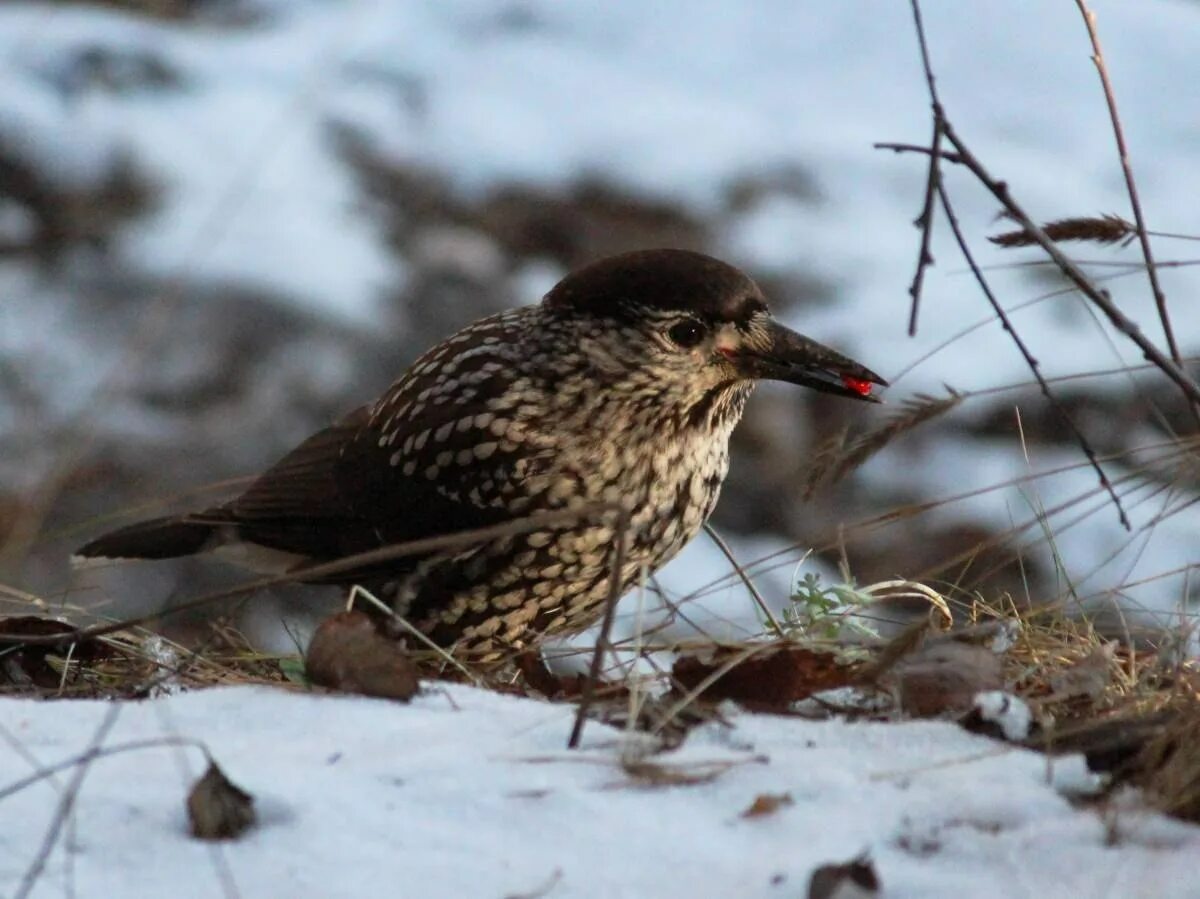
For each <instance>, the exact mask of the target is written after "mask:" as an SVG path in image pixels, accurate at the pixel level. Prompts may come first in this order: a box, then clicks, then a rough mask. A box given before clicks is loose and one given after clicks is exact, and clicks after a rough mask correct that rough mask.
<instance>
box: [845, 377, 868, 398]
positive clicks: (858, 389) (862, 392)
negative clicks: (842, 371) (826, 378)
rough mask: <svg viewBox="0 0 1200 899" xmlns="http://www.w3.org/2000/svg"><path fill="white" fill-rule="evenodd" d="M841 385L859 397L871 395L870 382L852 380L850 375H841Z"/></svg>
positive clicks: (858, 379) (859, 379)
mask: <svg viewBox="0 0 1200 899" xmlns="http://www.w3.org/2000/svg"><path fill="white" fill-rule="evenodd" d="M842 383H843V384H845V385H846V386H847V387H849V388H850V389H851V390H853V391H854V392H855V393H857V394H858V395H859V396H870V395H871V382H870V381H864V380H862V379H861V378H852V377H850V375H842Z"/></svg>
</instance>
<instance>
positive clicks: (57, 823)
mask: <svg viewBox="0 0 1200 899" xmlns="http://www.w3.org/2000/svg"><path fill="white" fill-rule="evenodd" d="M122 708H123V706H122V705H121V704H120V703H118V702H114V703H112V704H111V705H110V706H109V707H108V711H107V712H105V714H104V719H103V720H102V721H101V722H100V726H99V727H97V728H96V732H95V733H94V734H93V735H92V741H91V744H90V745H89V746H88V748H87V750H86V751H85V752H84V753H83V756H82V757H81V758H80V760H79V764H78V766H77V767H76V768H75V774H74V776H73V777H72V778H71V781H70V783H68V784H67V786H66V787H65V788H64V790H63V794H62V797H61V798H60V799H59V801H58V805H57V807H56V808H55V809H54V817H53V818H51V820H50V826H49V827H48V828H47V830H46V836H45V837H44V838H43V840H42V845H41V846H40V847H39V848H38V851H37V855H36V856H34V859H33V862H32V863H30V865H29V867H28V868H27V869H26V870H25V874H24V876H22V877H21V883H20V885H19V886H18V887H17V891H16V892H15V893H13V899H26V897H27V896H28V895H29V893H30V891H31V890H32V889H33V888H34V886H36V885H37V881H38V878H39V877H41V876H42V871H43V870H45V867H46V862H47V861H48V860H49V858H50V853H51V852H53V851H54V846H55V844H56V843H57V842H58V837H59V835H60V834H61V833H62V829H63V825H64V824H65V823H66V820H67V816H68V815H70V814H71V809H72V808H74V807H75V800H76V799H77V798H78V797H79V788H80V787H81V786H82V785H83V779H84V778H85V777H86V776H87V773H88V769H89V768H90V767H91V764H92V762H93V761H95V759H96V757H97V756H98V755H99V754H100V752H101V749H102V747H103V743H104V739H105V737H107V736H108V732H109V731H110V730H112V728H113V725H114V724H116V723H117V716H118V715H120V714H121V709H122Z"/></svg>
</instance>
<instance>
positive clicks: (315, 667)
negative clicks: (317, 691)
mask: <svg viewBox="0 0 1200 899" xmlns="http://www.w3.org/2000/svg"><path fill="white" fill-rule="evenodd" d="M304 670H305V673H306V674H307V675H308V679H309V680H310V681H312V682H313V683H314V684H319V685H321V686H323V687H329V688H330V689H332V690H341V691H342V692H344V693H360V694H362V695H363V696H378V697H381V698H383V699H399V700H402V701H407V700H409V699H411V698H412V697H413V696H414V695H416V693H417V691H418V690H419V689H420V686H421V685H420V682H419V681H418V679H417V670H416V668H415V667H414V666H413V663H412V661H411V660H410V659H409V657H408V654H407V653H406V652H405V650H404V647H403V646H401V645H400V643H398V642H397V641H395V640H393V639H391V638H390V637H387V636H385V635H383V634H381V633H379V631H378V630H377V629H376V627H375V622H374V621H372V620H371V618H370V617H369V616H367V615H366V614H364V613H362V612H340V613H339V614H337V615H331V616H330V617H329V618H326V619H325V620H324V621H322V622H321V625H320V627H318V628H317V630H316V633H314V634H313V638H312V642H311V643H309V645H308V653H307V654H306V655H305V658H304Z"/></svg>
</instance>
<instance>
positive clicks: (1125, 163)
mask: <svg viewBox="0 0 1200 899" xmlns="http://www.w3.org/2000/svg"><path fill="white" fill-rule="evenodd" d="M1075 5H1076V6H1078V7H1079V13H1080V15H1082V16H1083V22H1084V24H1085V25H1086V26H1087V32H1088V38H1089V39H1090V40H1091V42H1092V62H1093V63H1095V64H1096V71H1097V73H1099V75H1100V83H1101V85H1103V87H1104V101H1105V103H1107V104H1108V116H1109V118H1110V119H1112V127H1113V137H1114V138H1116V141H1117V153H1118V155H1119V156H1120V157H1121V171H1122V172H1123V173H1124V175H1125V187H1126V189H1127V190H1128V192H1129V205H1130V207H1132V209H1133V220H1134V222H1135V223H1136V224H1137V234H1138V241H1139V242H1140V244H1141V247H1142V257H1143V258H1144V259H1145V260H1146V275H1147V277H1148V278H1149V279H1150V290H1151V292H1153V294H1154V304H1155V305H1156V306H1157V307H1158V319H1159V321H1160V322H1162V329H1163V334H1164V335H1166V338H1167V348H1168V349H1169V350H1170V352H1171V358H1172V359H1173V360H1174V361H1175V364H1176V365H1178V366H1180V367H1182V365H1183V362H1182V361H1181V356H1180V353H1179V346H1178V345H1177V344H1176V343H1175V333H1174V330H1173V329H1172V327H1171V316H1170V313H1169V312H1168V311H1167V298H1166V295H1165V294H1164V293H1163V290H1162V285H1161V284H1160V283H1159V281H1158V271H1157V269H1156V267H1155V265H1154V254H1153V252H1152V251H1151V249H1150V236H1149V232H1148V231H1147V230H1146V219H1145V217H1144V216H1143V215H1142V202H1141V199H1140V198H1139V196H1138V189H1137V182H1136V181H1135V180H1134V177H1133V165H1132V164H1131V163H1130V161H1129V148H1128V146H1127V145H1126V144H1125V130H1124V129H1123V128H1122V127H1121V116H1120V113H1119V112H1118V111H1117V98H1116V95H1115V94H1114V93H1113V87H1112V82H1111V81H1110V80H1109V78H1108V66H1107V65H1106V64H1105V62H1104V51H1103V50H1101V49H1100V35H1099V34H1098V33H1097V31H1096V15H1095V13H1093V12H1092V11H1091V10H1090V9H1088V5H1087V3H1086V2H1085V0H1075ZM1192 410H1193V412H1194V413H1195V414H1196V416H1197V422H1198V423H1200V400H1193V401H1192Z"/></svg>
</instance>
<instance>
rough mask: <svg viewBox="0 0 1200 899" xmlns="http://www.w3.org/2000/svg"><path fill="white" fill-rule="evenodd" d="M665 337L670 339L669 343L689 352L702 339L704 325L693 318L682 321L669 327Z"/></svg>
mask: <svg viewBox="0 0 1200 899" xmlns="http://www.w3.org/2000/svg"><path fill="white" fill-rule="evenodd" d="M667 336H668V337H670V338H671V341H672V342H673V343H674V344H675V345H676V346H680V347H683V348H684V349H685V350H690V349H691V348H692V347H694V346H695V345H696V344H698V343H699V342H700V341H701V340H703V339H704V325H702V324H700V322H698V321H696V320H695V319H694V318H688V319H684V320H683V321H681V322H678V323H676V324H674V325H671V327H670V329H669V330H668V331H667Z"/></svg>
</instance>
